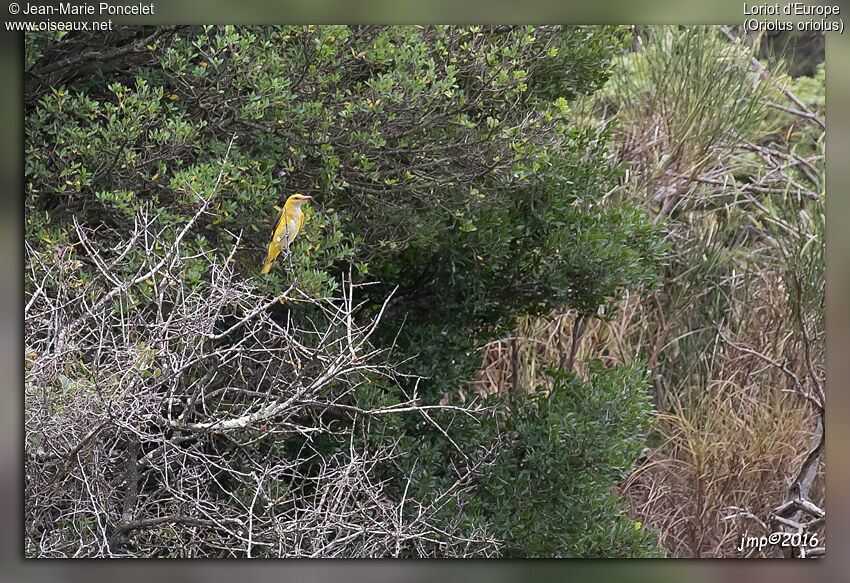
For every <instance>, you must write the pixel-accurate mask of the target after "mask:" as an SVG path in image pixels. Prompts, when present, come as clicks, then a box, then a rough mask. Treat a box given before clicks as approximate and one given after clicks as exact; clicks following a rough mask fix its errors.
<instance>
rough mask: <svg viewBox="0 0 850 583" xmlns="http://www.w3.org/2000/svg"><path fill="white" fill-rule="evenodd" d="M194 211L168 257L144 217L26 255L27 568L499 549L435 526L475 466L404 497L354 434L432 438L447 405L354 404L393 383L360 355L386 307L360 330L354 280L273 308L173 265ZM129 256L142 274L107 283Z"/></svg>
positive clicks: (243, 289)
mask: <svg viewBox="0 0 850 583" xmlns="http://www.w3.org/2000/svg"><path fill="white" fill-rule="evenodd" d="M202 201H203V202H202V204H200V205H199V207H198V209H197V212H196V214H195V216H194V218H193V219H192V220H191V221H190V222H189V223H188V224H187V225H186V226H185V228H183V230H182V231H180V233H179V234H178V235H177V236H176V237H174V241H173V243H172V244H170V245H166V244H164V243H163V241H164V237H166V236H167V235H166V233H167V231H166V229H165V227H163V226H159V225H158V224H157V221H156V219H155V218H153V217H152V216H150V215H149V214H147V213H145V212H142V213H140V214H139V215H138V216H137V217H136V220H135V225H134V229H133V232H132V234H131V235H130V236H129V237H124V238H119V240H118V243H117V244H115V245H113V246H111V248H106V247H105V246H104V245H102V244H98V243H96V242H95V241H94V239H93V237H94V234H93V230H92V229H90V228H87V227H86V226H84V225H81V224H79V223H76V224H75V231H76V235H77V236H78V238H79V241H80V243H78V244H77V245H75V247H78V249H77V250H76V253H75V251H74V250H73V249H68V248H65V249H59V250H57V251H55V252H52V253H50V252H43V251H38V250H36V249H34V248H33V247H31V246H27V249H26V252H27V268H28V270H29V274H28V275H29V277H28V279H29V285H30V289H31V290H32V291H31V295H30V297H29V299H28V303H27V305H26V311H25V321H26V324H25V329H26V331H25V340H26V462H25V465H26V548H27V554H28V555H30V556H39V557H70V556H74V557H122V556H125V557H126V556H180V557H201V556H204V557H257V556H261V557H282V556H287V557H290V556H298V557H302V556H303V557H336V556H364V557H374V556H423V555H426V554H432V555H433V554H439V555H442V556H463V555H470V554H479V555H480V554H485V555H487V554H492V553H494V552H495V550H496V543H495V541H493V540H492V539H490V538H488V537H487V535H486V533H485V532H484V530H483V529H481V528H474V527H473V528H469V527H467V528H465V529H464V530H463V532H462V531H461V529H460V527H458V526H456V525H455V526H450V527H447V523H446V521H445V519H444V518H443V519H441V520H439V521H437V520H435V519H434V515H435V513H437V512H440V511H441V510H442V509H444V508H446V507H447V506H448V505H453V506H456V505H458V504H459V503H460V502H459V501H460V498H461V494H462V493H463V491H464V489H465V488H468V487H470V480H471V479H472V476H473V474H474V473H475V472H476V464H475V463H473V462H470V463H469V464H468V465H467V466H466V467H464V468H456V471H457V472H458V475H457V480H456V481H455V482H454V485H453V486H451V487H450V488H447V489H446V490H444V491H442V492H438V493H436V495H435V496H433V497H432V498H429V500H427V501H422V500H417V499H416V497H415V496H413V495H412V494H411V493H409V492H408V491H407V489H406V488H405V489H404V490H403V491H402V492H398V491H397V489H393V488H389V487H388V484H387V480H386V479H384V478H383V477H382V476H383V473H382V472H380V471H378V468H381V467H385V466H387V465H392V463H393V460H394V459H395V457H396V456H398V455H400V453H399V450H398V447H397V445H398V444H397V443H394V442H390V443H384V444H380V445H379V446H374V445H373V444H370V442H369V441H368V440H364V439H362V435H361V433H362V432H363V431H364V427H365V426H366V425H368V423H369V422H370V420H371V419H373V418H375V417H376V416H384V415H398V416H404V415H416V416H419V417H421V419H422V420H423V421H424V422H427V423H432V424H434V425H436V423H435V422H434V420H433V418H432V417H431V415H429V410H430V409H435V408H440V409H452V408H453V407H449V406H440V405H434V406H427V405H423V404H421V403H420V401H419V399H418V397H417V395H416V394H415V393H414V394H413V395H410V396H409V397H408V398H407V400H406V401H405V400H403V401H402V402H399V403H398V404H395V405H393V406H389V407H386V408H363V407H361V406H359V404H358V401H357V399H356V391H357V390H358V388H359V387H361V386H364V385H365V384H368V383H371V382H372V379H376V378H378V377H382V378H383V379H386V380H388V381H389V382H395V379H398V378H399V374H400V373H399V372H398V371H397V366H394V365H393V364H391V363H390V361H389V358H388V354H387V353H388V351H389V350H390V349H389V348H376V347H375V346H373V344H372V343H371V342H370V337H371V336H372V334H373V333H374V331H375V330H376V327H377V326H378V323H379V322H380V319H381V316H382V314H383V308H379V309H377V310H374V309H372V310H371V312H370V313H371V315H363V312H364V306H363V304H362V303H358V302H357V301H356V300H355V297H356V296H357V292H358V287H359V286H358V285H355V284H354V283H353V282H352V281H351V278H350V277H348V278H346V279H345V281H344V283H343V286H342V290H343V291H342V293H341V294H340V296H339V297H331V298H322V299H317V298H313V297H310V296H308V295H307V294H306V293H304V292H303V291H302V290H300V289H299V287H298V285H297V280H294V282H293V283H292V284H291V285H290V286H289V287H288V288H286V289H285V290H284V291H283V292H282V293H280V294H279V295H277V296H275V297H269V295H268V294H266V293H264V292H262V291H259V290H258V289H257V286H256V283H255V282H254V281H253V280H252V279H245V278H244V277H243V276H241V275H240V274H239V273H238V272H237V271H236V269H235V268H234V262H233V261H231V259H233V254H234V251H231V252H230V253H229V255H224V256H221V255H218V254H216V253H212V252H211V253H202V254H200V255H198V254H194V255H189V254H186V253H185V252H184V250H183V246H181V243H180V241H181V238H182V237H183V235H185V233H186V232H188V231H189V229H191V227H192V224H193V223H194V222H195V221H197V220H198V219H199V218H200V217H201V216H202V215H203V213H204V212H206V208H207V205H208V203H209V199H206V200H205V201H204V200H203V199H202ZM238 246H239V240H238V238H237V242H236V245H234V248H233V249H234V250H235V249H236V248H237V247H238ZM77 256H79V258H77ZM130 256H137V257H138V256H141V257H143V258H144V260H143V261H142V265H140V266H139V267H138V269H137V271H136V272H135V273H134V274H130V275H126V274H125V275H121V273H122V271H121V267H122V265H123V264H124V262H126V258H127V257H130ZM199 259H200V260H202V261H203V262H204V264H205V270H204V271H205V274H206V277H207V279H206V280H205V281H204V282H202V285H194V286H192V285H190V284H188V283H186V281H185V278H184V277H183V275H182V274H183V273H184V272H185V270H186V266H187V262H188V261H190V260H199ZM83 261H85V262H86V263H88V264H89V265H93V266H94V268H95V271H94V274H95V275H94V276H93V277H92V278H91V279H88V280H84V279H82V278H81V276H80V273H81V272H82V271H83V270H82V269H81V267H82V263H83ZM140 289H141V290H143V292H144V293H140V291H139V290H140ZM387 299H388V300H389V298H387ZM369 308H374V306H369ZM454 409H456V410H457V412H458V413H459V414H465V415H475V414H477V413H479V412H480V411H479V410H477V409H475V408H474V407H472V406H470V407H468V408H459V407H454ZM437 429H438V430H439V431H444V430H443V428H440V427H439V426H438V425H437Z"/></svg>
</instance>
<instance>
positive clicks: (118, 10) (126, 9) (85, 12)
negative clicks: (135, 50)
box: [20, 2, 154, 16]
mask: <svg viewBox="0 0 850 583" xmlns="http://www.w3.org/2000/svg"><path fill="white" fill-rule="evenodd" d="M20 13H21V14H23V15H26V16H150V15H153V14H154V5H153V4H152V3H151V4H141V3H139V4H108V3H106V2H100V3H97V4H72V3H71V2H62V3H60V4H58V5H56V6H42V5H40V4H24V5H23V6H21V9H20Z"/></svg>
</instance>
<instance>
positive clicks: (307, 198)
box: [301, 196, 313, 200]
mask: <svg viewBox="0 0 850 583" xmlns="http://www.w3.org/2000/svg"><path fill="white" fill-rule="evenodd" d="M301 200H313V197H312V196H305V197H304V198H302V199H301Z"/></svg>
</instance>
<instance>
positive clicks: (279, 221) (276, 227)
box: [272, 206, 286, 240]
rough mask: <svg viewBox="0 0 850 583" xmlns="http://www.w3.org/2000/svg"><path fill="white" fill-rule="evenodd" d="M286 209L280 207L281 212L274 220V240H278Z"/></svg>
mask: <svg viewBox="0 0 850 583" xmlns="http://www.w3.org/2000/svg"><path fill="white" fill-rule="evenodd" d="M284 209H286V207H285V206H282V207H280V212H279V213H277V218H276V219H275V220H274V228H273V229H272V240H274V239H276V238H277V235H278V229H279V228H280V225H281V220H282V219H283V211H284Z"/></svg>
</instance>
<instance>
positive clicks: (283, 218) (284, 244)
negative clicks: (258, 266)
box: [261, 194, 313, 273]
mask: <svg viewBox="0 0 850 583" xmlns="http://www.w3.org/2000/svg"><path fill="white" fill-rule="evenodd" d="M312 199H313V197H312V196H304V195H303V194H293V195H292V196H290V197H289V198H288V199H286V204H285V205H283V208H282V209H280V213H279V214H278V215H277V220H276V221H275V224H274V233H273V234H272V240H271V242H270V243H269V254H268V256H267V257H266V263H265V265H263V271H261V273H268V272H269V269H271V267H272V261H274V260H275V259H276V258H277V256H278V255H279V254H280V252H281V251H283V250H284V249H286V250H287V251H288V250H289V244H290V243H292V241H293V239H295V237H296V235H298V231H300V230H301V225H303V224H304V213H302V212H301V205H302V204H304V201H305V200H312Z"/></svg>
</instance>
